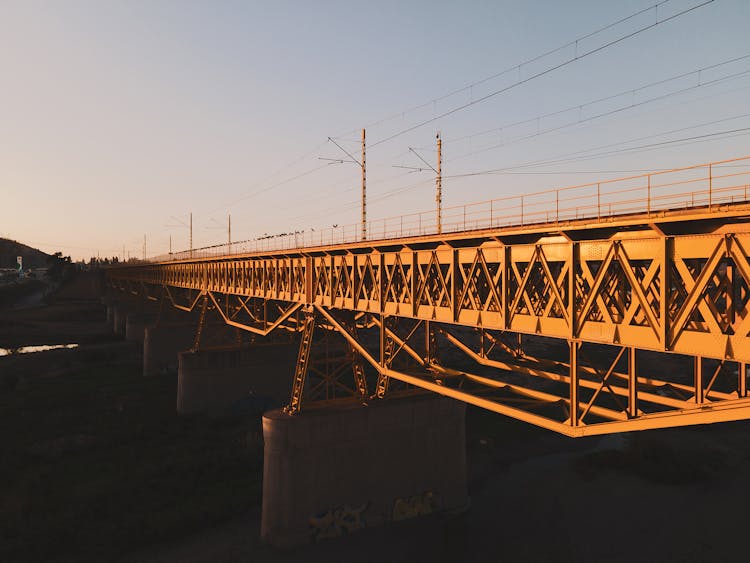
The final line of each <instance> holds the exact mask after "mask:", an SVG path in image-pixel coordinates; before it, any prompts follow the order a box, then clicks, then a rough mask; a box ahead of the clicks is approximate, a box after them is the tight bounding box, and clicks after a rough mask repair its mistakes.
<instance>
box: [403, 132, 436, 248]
mask: <svg viewBox="0 0 750 563" xmlns="http://www.w3.org/2000/svg"><path fill="white" fill-rule="evenodd" d="M435 138H436V139H437V168H435V167H434V166H433V165H432V164H430V163H429V162H427V161H426V160H425V159H424V158H422V155H420V154H419V153H418V152H417V151H416V150H415V149H414V148H412V147H409V150H410V151H411V152H413V153H414V154H415V156H416V157H417V158H418V159H419V160H421V161H422V162H424V163H425V164H426V165H427V166H428V167H429V169H430V170H432V171H433V172H434V173H435V203H437V206H436V207H437V209H436V215H437V217H436V218H437V221H436V225H437V232H438V233H442V232H443V174H442V167H443V141H442V139H441V138H440V131H438V132H437V134H436V135H435ZM394 168H406V169H408V170H413V171H415V172H424V171H425V170H427V168H421V167H420V168H415V167H414V166H397V165H394Z"/></svg>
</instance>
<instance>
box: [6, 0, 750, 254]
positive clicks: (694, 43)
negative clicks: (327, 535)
mask: <svg viewBox="0 0 750 563" xmlns="http://www.w3.org/2000/svg"><path fill="white" fill-rule="evenodd" d="M656 1H657V0H630V1H628V2H621V1H614V0H613V1H602V0H588V1H586V0H571V1H566V2H557V1H552V0H548V1H536V2H531V1H528V2H521V1H514V2H510V1H499V0H498V1H488V0H485V1H482V2H472V1H461V2H459V1H455V2H447V1H440V0H431V1H408V2H407V1H390V0H386V1H377V2H359V1H352V0H349V1H347V2H337V1H317V2H307V1H302V0H299V1H296V2H290V1H281V0H279V1H265V2H254V1H245V2H240V1H211V2H207V1H203V2H191V1H120V2H118V1H114V0H110V1H107V2H101V1H98V0H97V1H78V0H67V1H63V0H59V1H52V0H49V1H47V2H39V1H33V0H22V1H15V0H0V71H1V74H0V236H3V237H9V238H14V239H16V240H19V241H21V242H24V243H27V244H31V245H33V246H37V247H39V248H41V249H42V250H45V251H49V252H52V251H55V250H61V251H63V252H64V253H65V254H70V255H72V256H73V257H74V258H76V259H79V258H86V259H87V258H88V257H90V256H96V255H97V254H99V255H100V256H112V255H120V254H122V252H123V247H124V248H125V252H126V253H128V252H129V253H131V254H132V255H138V256H140V254H141V248H142V242H143V236H144V234H145V235H146V236H147V241H148V242H147V245H148V253H149V254H155V253H162V252H166V251H167V249H168V245H169V237H170V235H171V237H172V240H173V246H174V249H175V250H177V249H183V248H186V247H187V245H188V229H187V228H186V227H184V226H182V225H181V223H186V222H187V217H188V213H190V212H192V213H193V220H194V239H195V240H194V245H195V246H196V247H197V246H201V245H207V244H211V243H215V242H222V241H224V240H225V237H226V234H225V231H224V225H225V224H226V217H227V214H228V213H231V215H232V229H233V239H235V240H240V239H247V238H253V237H256V236H260V235H263V234H264V233H268V234H273V233H277V232H286V231H290V230H295V229H305V228H310V227H321V226H331V225H332V224H350V223H356V222H357V221H358V218H359V207H358V203H357V202H358V198H359V181H360V171H359V168H358V167H357V166H356V165H355V164H347V163H345V164H327V162H328V161H325V160H320V158H339V157H341V156H342V153H341V151H340V150H339V149H338V148H337V147H336V146H335V145H334V144H333V143H331V142H328V141H327V139H328V137H329V136H330V137H334V138H336V139H337V142H338V143H339V144H340V145H341V146H343V147H344V148H345V149H347V150H349V151H352V152H353V154H355V155H357V156H358V153H355V152H354V151H359V140H358V139H359V135H360V133H359V130H360V129H361V128H362V127H363V126H367V138H368V144H369V145H371V146H370V148H368V153H367V166H368V196H369V198H370V203H369V206H368V208H369V216H370V217H371V218H376V217H384V216H391V215H397V214H400V213H402V212H403V213H408V212H413V211H422V210H428V209H431V208H432V207H433V202H434V181H433V176H432V173H431V172H429V173H427V172H422V173H419V172H413V173H410V172H409V171H408V170H406V169H403V168H395V167H394V165H401V166H419V165H420V161H419V160H418V158H417V157H416V156H415V155H413V154H412V153H410V152H409V150H408V149H409V147H419V151H418V152H420V154H421V155H422V156H423V157H424V158H425V159H427V160H428V161H430V162H432V161H433V160H434V159H435V152H434V139H435V133H436V131H437V130H440V131H441V133H442V136H443V139H444V144H443V152H444V164H443V171H444V174H445V176H446V179H445V180H444V200H445V204H446V205H452V204H458V203H464V202H470V201H475V200H481V199H487V198H494V197H502V196H504V195H508V194H518V193H522V192H525V191H526V192H528V191H535V190H540V189H545V188H549V187H553V186H563V185H568V184H577V183H582V182H586V181H591V180H596V179H599V178H602V179H604V178H611V177H616V176H621V175H623V174H622V173H621V172H622V171H629V170H648V169H657V168H672V167H676V166H681V165H689V164H693V163H700V162H708V161H712V160H720V159H725V158H732V157H738V156H745V155H750V130H748V131H740V132H738V133H735V134H732V135H731V136H730V135H723V136H721V135H717V136H710V137H705V138H702V139H697V140H694V141H691V142H688V143H667V144H663V145H659V146H658V147H655V148H651V149H650V150H647V151H646V150H629V151H623V150H622V149H626V148H632V147H638V146H641V145H644V144H651V143H655V142H662V141H674V140H677V139H681V138H687V137H696V136H700V135H709V134H713V133H718V132H722V131H728V130H738V129H743V128H750V116H748V115H747V114H750V103H748V100H749V99H750V98H749V97H748V94H750V58H745V59H742V60H739V61H735V62H733V63H731V64H726V65H721V66H718V67H715V68H712V69H709V70H704V71H703V72H702V73H701V75H700V77H699V76H698V74H697V73H693V74H689V75H687V76H685V77H683V78H681V79H679V80H672V81H669V82H666V83H663V84H660V85H657V86H652V87H650V88H646V89H639V90H636V91H635V92H632V90H634V89H638V88H640V87H641V86H644V85H648V84H652V83H654V82H657V81H660V80H662V79H666V78H670V77H673V76H677V75H680V74H682V73H689V72H691V71H695V70H697V69H701V68H705V67H709V66H711V65H716V64H718V63H723V62H725V61H728V60H730V59H734V58H738V57H743V56H746V55H750V33H748V29H750V2H748V1H747V0H715V1H713V2H710V3H708V4H707V5H705V6H702V7H699V8H697V9H695V10H693V11H691V12H689V13H686V14H684V15H681V16H679V17H676V18H674V19H672V20H670V21H666V22H665V23H661V24H659V25H656V26H653V27H651V28H650V29H647V30H645V31H643V32H641V33H638V34H636V35H634V36H633V37H630V38H627V39H623V40H622V41H620V42H617V43H615V44H614V45H611V46H609V47H605V48H603V49H601V50H599V51H597V52H595V53H592V54H591V55H587V56H585V57H583V58H580V59H579V60H576V61H574V62H571V63H570V64H566V65H565V66H563V67H561V68H559V69H557V70H553V71H551V72H549V73H547V74H545V75H544V76H542V77H539V78H536V79H532V80H529V81H527V82H525V83H524V84H522V85H519V86H515V87H512V88H510V89H509V90H508V91H507V92H504V93H501V94H498V95H495V96H493V97H491V98H489V99H487V100H485V101H482V102H477V103H475V104H473V105H471V106H469V107H467V108H465V109H463V110H460V111H456V112H455V113H452V114H451V115H449V116H446V117H443V118H439V119H436V120H434V121H431V122H430V123H428V124H425V125H424V126H422V127H417V128H415V129H414V130H413V131H410V132H408V133H404V134H401V135H398V136H396V137H394V138H393V139H391V140H388V141H385V142H380V143H379V141H381V140H384V139H387V138H389V137H391V136H392V135H394V134H396V133H399V132H401V131H403V130H405V129H407V128H409V127H411V126H412V125H416V124H419V123H421V122H424V121H426V120H430V119H432V118H433V117H435V116H439V115H441V114H443V113H445V112H447V111H450V110H452V109H454V108H457V107H459V106H462V105H464V104H466V103H467V102H471V101H477V100H479V99H480V98H482V97H483V96H484V95H486V94H488V93H491V92H494V91H497V90H500V89H502V88H503V87H505V86H511V85H512V84H513V83H514V82H517V81H518V79H519V78H520V79H521V80H524V79H526V78H529V77H531V76H533V75H534V74H535V73H537V72H540V71H543V70H546V69H548V68H551V67H553V66H555V65H557V64H558V63H561V62H565V61H566V60H569V59H570V58H571V57H574V56H575V55H576V54H578V55H580V54H583V53H586V52H588V51H591V50H595V49H596V48H598V47H600V46H603V45H605V44H606V43H608V42H609V41H611V40H613V39H616V38H618V37H622V36H625V35H627V34H628V33H629V32H631V31H636V30H638V29H641V28H644V27H646V26H648V25H650V24H652V23H655V22H656V21H663V20H664V19H666V18H668V17H669V16H670V15H674V14H676V13H678V12H680V11H682V10H684V9H686V8H689V7H691V6H695V5H698V4H700V3H701V2H702V0H669V1H668V2H666V3H663V4H662V5H661V6H659V8H658V14H657V13H656V12H657V10H654V9H651V10H646V11H644V13H643V14H641V15H639V16H637V17H634V18H631V19H629V20H627V21H624V22H622V23H621V24H618V25H616V26H614V27H611V28H609V29H607V30H605V31H604V32H602V33H599V34H597V35H595V36H591V37H588V38H585V39H581V40H580V41H579V43H578V45H575V43H574V44H573V45H570V46H568V47H567V48H565V49H561V50H559V51H556V52H554V53H552V54H551V55H549V56H547V57H544V58H542V59H539V60H537V61H535V62H532V63H528V64H525V65H522V66H521V67H520V68H518V69H515V70H514V71H512V72H510V73H506V74H503V75H501V76H495V77H494V78H491V79H489V80H486V81H483V80H484V79H487V78H489V77H492V76H494V75H496V74H498V73H500V72H501V71H503V70H505V69H507V68H514V67H516V66H518V65H519V64H520V63H523V62H524V61H528V60H530V59H533V58H534V57H536V56H537V55H540V54H543V53H545V52H547V51H549V50H552V49H556V48H557V47H560V46H562V45H565V44H567V43H569V42H571V41H573V42H574V41H575V40H576V39H577V38H582V37H584V36H586V35H587V34H589V33H590V32H592V31H594V30H596V29H599V28H602V27H604V26H607V25H609V24H612V23H613V22H616V21H617V20H619V19H621V18H625V17H627V16H630V15H631V14H634V13H636V12H637V11H639V10H641V9H646V8H648V7H650V6H653V5H654V4H655V3H656ZM480 81H483V82H481V83H479V84H475V85H474V86H473V87H470V88H465V87H467V86H468V85H470V84H472V83H477V82H480ZM699 84H701V85H700V86H699ZM456 91H457V92H456ZM451 92H456V93H454V94H453V95H449V96H447V97H446V95H447V94H450V93H451ZM622 92H629V93H628V94H623V95H622V96H619V97H617V98H613V99H610V100H607V101H605V102H599V103H597V104H590V103H589V102H590V101H592V100H596V99H598V98H602V97H608V96H611V95H613V94H618V93H622ZM656 98H658V99H656ZM579 106H580V107H579ZM631 106H632V107H631ZM415 107H418V109H413V108H415ZM574 107H575V108H578V109H576V110H571V111H569V112H566V113H562V114H558V115H555V116H552V117H542V118H540V119H538V120H537V119H536V118H537V117H539V116H543V115H545V114H548V113H551V112H557V111H559V110H564V109H566V108H574ZM618 109H619V110H621V111H616V112H614V113H610V114H609V115H602V114H607V113H609V112H612V111H613V110H618ZM597 115H602V116H601V117H598V118H596V119H592V117H595V116H597ZM527 119H528V120H530V121H529V123H526V124H521V125H515V126H513V127H508V124H512V123H515V122H518V121H522V120H527ZM558 127H560V128H559V129H558ZM501 128H502V129H501ZM489 129H495V130H494V131H492V132H490V133H486V134H482V135H477V133H480V132H483V131H486V130H489ZM549 129H556V130H554V131H550V132H547V133H545V131H547V130H549ZM678 129H679V130H680V131H676V132H673V133H670V131H675V130H678ZM537 133H539V134H537ZM521 137H525V139H522V140H520V138H521ZM635 139H640V140H635ZM615 144H616V145H615ZM605 145H606V146H608V145H615V146H613V147H610V148H608V149H602V148H601V147H604V146H605ZM585 151H588V152H585ZM576 152H580V153H581V155H582V156H586V155H593V157H592V158H587V159H586V160H580V159H575V160H572V161H571V160H569V161H566V162H562V163H556V164H554V165H550V164H545V161H548V160H552V159H557V157H560V156H564V155H569V154H571V153H576ZM601 152H608V153H609V154H607V155H599V156H597V155H598V154H599V153H601ZM532 161H533V162H540V163H541V164H538V165H535V166H531V167H525V168H521V169H514V170H512V171H513V172H514V173H513V174H486V175H478V176H467V177H457V178H451V176H452V175H460V174H464V173H468V172H474V171H483V170H489V169H498V168H508V167H513V166H515V165H518V164H522V163H527V162H532ZM316 168H319V169H318V170H315V171H312V170H313V169H316ZM509 171H510V170H509ZM308 172H309V173H308ZM519 172H523V173H519ZM297 176H299V177H298V178H297ZM295 178H296V179H295Z"/></svg>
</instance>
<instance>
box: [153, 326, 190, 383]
mask: <svg viewBox="0 0 750 563" xmlns="http://www.w3.org/2000/svg"><path fill="white" fill-rule="evenodd" d="M197 325H198V321H197V320H195V321H187V322H163V323H159V324H156V325H153V326H147V327H145V328H144V331H143V332H144V336H143V375H145V376H151V375H160V374H163V373H167V372H173V373H174V372H176V371H177V366H178V356H179V354H180V352H182V351H184V350H188V349H190V348H191V347H192V346H193V343H194V342H195V332H196V330H197Z"/></svg>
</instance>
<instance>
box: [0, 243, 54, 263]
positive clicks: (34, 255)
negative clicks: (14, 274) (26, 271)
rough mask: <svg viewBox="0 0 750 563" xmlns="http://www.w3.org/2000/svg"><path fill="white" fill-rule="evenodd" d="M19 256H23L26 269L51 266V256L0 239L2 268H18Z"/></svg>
mask: <svg viewBox="0 0 750 563" xmlns="http://www.w3.org/2000/svg"><path fill="white" fill-rule="evenodd" d="M17 256H23V267H24V268H45V267H47V266H48V265H49V264H48V263H47V259H48V258H49V256H50V255H49V254H45V253H44V252H42V251H41V250H37V249H36V248H31V247H30V246H26V245H25V244H21V243H20V242H16V241H14V240H9V239H4V238H0V268H15V267H17V265H18V264H17V262H16V257H17Z"/></svg>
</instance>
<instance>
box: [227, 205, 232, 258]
mask: <svg viewBox="0 0 750 563" xmlns="http://www.w3.org/2000/svg"><path fill="white" fill-rule="evenodd" d="M231 253H232V214H231V213H227V254H231Z"/></svg>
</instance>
